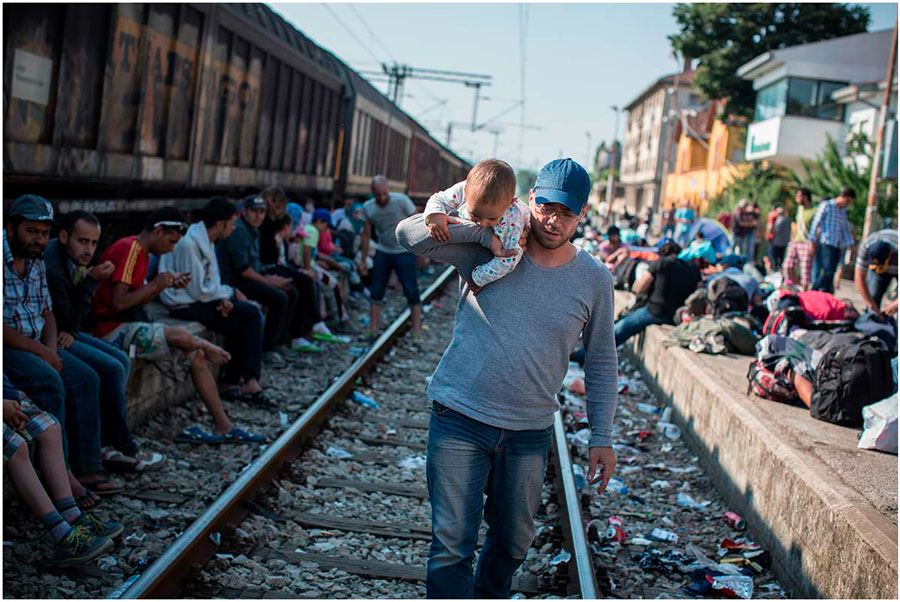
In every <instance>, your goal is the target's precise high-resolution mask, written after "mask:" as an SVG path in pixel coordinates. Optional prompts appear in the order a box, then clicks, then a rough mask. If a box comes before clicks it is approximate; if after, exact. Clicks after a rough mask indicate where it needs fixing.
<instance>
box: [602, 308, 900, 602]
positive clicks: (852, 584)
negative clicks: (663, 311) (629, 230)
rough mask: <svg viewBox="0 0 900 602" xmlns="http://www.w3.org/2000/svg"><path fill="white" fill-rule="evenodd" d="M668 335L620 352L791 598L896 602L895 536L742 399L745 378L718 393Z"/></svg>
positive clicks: (699, 359) (705, 369)
mask: <svg viewBox="0 0 900 602" xmlns="http://www.w3.org/2000/svg"><path fill="white" fill-rule="evenodd" d="M619 295H620V293H617V297H618V296H619ZM668 330H669V327H651V328H649V329H647V331H646V332H645V333H644V334H643V335H641V336H640V337H636V338H634V339H632V340H631V341H629V342H628V343H626V344H625V345H624V352H625V355H626V357H627V358H628V359H629V360H630V361H632V362H633V363H634V365H635V366H637V367H639V368H640V370H641V372H642V373H643V374H644V376H645V378H646V380H647V382H648V384H649V385H650V386H651V388H652V389H653V390H654V392H655V393H656V394H657V395H659V396H660V397H661V398H662V399H664V400H667V401H669V402H670V403H671V404H672V406H673V413H674V414H675V417H676V418H675V419H676V422H677V423H678V424H679V425H680V426H681V427H682V429H683V432H684V434H685V437H686V439H687V440H688V443H689V444H690V445H691V447H692V449H693V450H694V451H695V453H696V454H697V455H698V457H699V459H700V462H701V464H702V465H703V467H704V468H705V469H706V470H707V471H708V474H709V476H710V478H711V479H712V480H713V483H714V484H715V485H716V488H717V489H718V490H719V491H720V493H721V494H722V495H723V497H724V498H725V499H726V501H727V502H728V503H729V505H730V506H731V507H732V509H733V510H734V511H736V512H738V513H739V514H741V515H742V516H743V517H744V518H745V520H747V521H748V524H749V525H750V527H751V529H752V530H753V532H754V534H756V536H757V542H758V543H760V544H761V545H763V546H765V547H766V548H767V549H769V550H770V551H771V553H772V558H773V568H774V570H775V573H776V575H777V576H778V578H779V579H780V580H781V581H782V583H783V584H784V585H785V586H786V587H787V588H788V589H789V590H790V592H791V594H792V596H793V597H802V598H819V597H825V598H865V599H897V574H898V573H897V554H898V547H897V530H896V527H895V526H894V525H893V524H892V523H891V522H890V521H889V520H887V519H886V518H884V517H883V516H882V515H881V514H879V513H878V512H877V511H876V510H875V509H874V508H873V507H872V506H871V504H869V502H868V501H867V500H865V499H864V498H863V497H862V496H861V495H860V494H858V493H857V492H855V491H853V490H852V489H850V488H849V487H847V486H846V485H845V484H843V483H842V482H841V481H840V478H839V477H838V476H837V475H835V474H834V473H833V471H831V469H829V468H828V467H827V466H826V465H824V464H822V463H821V462H820V461H819V460H817V459H816V458H815V457H813V456H812V455H811V454H808V453H803V452H802V448H800V449H798V446H797V444H796V443H795V442H792V441H790V440H788V439H787V438H784V437H782V436H781V434H780V433H778V432H777V431H776V430H775V429H773V428H771V427H770V426H768V425H767V424H766V423H765V420H763V419H762V417H760V416H758V412H759V408H758V407H756V406H754V404H753V403H752V402H751V401H750V400H749V399H747V398H746V396H745V395H741V394H738V393H737V391H738V390H741V389H742V388H743V387H745V386H746V374H730V375H727V376H726V377H727V378H728V379H729V381H734V382H735V385H736V386H735V387H723V386H721V385H719V384H718V383H717V381H718V380H719V379H720V378H721V376H718V375H716V374H715V373H713V372H712V371H711V368H710V366H709V365H708V364H709V362H707V363H706V365H704V363H703V359H704V356H698V355H696V354H694V353H691V352H690V351H687V350H685V349H680V348H677V347H669V348H666V347H664V346H663V341H665V340H666V339H667V338H668V334H667V332H668ZM705 357H706V359H709V356H705ZM747 363H748V365H749V363H750V358H749V357H748V358H747ZM851 567H867V570H864V571H860V570H858V569H857V570H854V569H852V568H851Z"/></svg>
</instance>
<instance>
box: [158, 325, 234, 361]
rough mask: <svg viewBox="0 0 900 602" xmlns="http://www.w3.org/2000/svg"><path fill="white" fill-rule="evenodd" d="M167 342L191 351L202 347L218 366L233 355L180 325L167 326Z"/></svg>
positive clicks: (177, 347) (172, 345)
mask: <svg viewBox="0 0 900 602" xmlns="http://www.w3.org/2000/svg"><path fill="white" fill-rule="evenodd" d="M166 343H168V345H169V347H174V348H175V349H179V350H181V351H184V352H185V353H189V352H191V351H194V350H195V349H202V350H203V352H204V354H205V355H206V357H207V358H209V360H210V361H211V362H213V363H214V364H216V365H217V366H221V365H222V364H225V363H227V362H228V360H230V359H231V355H230V354H229V353H228V352H227V351H225V350H224V349H222V348H221V347H219V346H218V345H215V344H213V343H210V342H209V341H207V340H206V339H202V338H200V337H195V336H194V335H192V334H191V333H190V332H188V331H187V329H185V328H181V327H180V326H166Z"/></svg>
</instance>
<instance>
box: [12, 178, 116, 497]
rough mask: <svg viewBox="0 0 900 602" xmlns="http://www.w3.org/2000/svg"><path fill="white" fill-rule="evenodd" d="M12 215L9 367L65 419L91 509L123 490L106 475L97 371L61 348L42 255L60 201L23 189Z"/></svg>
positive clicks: (70, 457) (66, 445) (69, 451)
mask: <svg viewBox="0 0 900 602" xmlns="http://www.w3.org/2000/svg"><path fill="white" fill-rule="evenodd" d="M7 216H8V217H7V219H8V221H7V223H6V229H5V230H4V231H3V351H4V358H3V360H4V361H3V369H4V372H5V373H6V374H7V376H9V379H10V380H11V381H12V383H13V384H14V385H15V386H16V387H17V388H19V389H21V390H24V391H27V392H28V394H29V395H30V396H31V398H32V399H33V400H34V402H35V403H36V404H37V405H38V407H40V408H41V409H42V410H45V411H47V412H49V413H50V414H51V415H52V416H53V417H54V418H56V420H57V421H59V423H60V424H62V425H63V427H64V429H63V454H64V457H65V458H66V460H67V461H68V462H69V466H71V468H72V471H73V472H74V474H73V473H69V480H70V482H71V486H72V489H73V490H74V492H75V495H76V498H77V499H78V503H79V504H81V505H82V507H84V508H89V507H92V506H94V505H96V504H97V503H98V501H99V500H98V498H97V495H112V494H115V493H119V492H121V491H122V488H121V487H120V486H119V485H116V484H114V483H111V482H109V481H108V480H107V479H106V477H105V476H104V475H103V474H102V468H103V466H102V462H101V458H100V408H99V402H98V395H99V390H100V383H99V380H98V378H97V373H96V372H94V371H93V370H91V368H90V366H88V365H87V364H85V363H84V362H82V361H81V360H80V359H78V358H77V357H75V356H74V355H73V354H71V353H70V352H69V351H68V350H65V349H58V348H57V340H58V336H57V333H56V318H55V316H54V315H53V310H52V305H51V303H52V302H51V299H50V292H49V290H48V288H47V276H46V268H45V265H44V262H43V260H42V259H41V258H42V256H43V253H44V249H45V247H46V246H47V242H48V240H49V237H50V225H51V224H55V222H54V221H53V207H52V206H51V205H50V203H49V202H48V201H47V200H46V199H44V198H42V197H38V196H34V195H24V196H21V197H19V198H18V199H17V200H16V201H15V202H14V203H13V204H12V206H11V207H10V209H9V212H8V214H7ZM75 475H78V479H76V477H75ZM79 479H80V480H81V482H79ZM85 487H87V489H85Z"/></svg>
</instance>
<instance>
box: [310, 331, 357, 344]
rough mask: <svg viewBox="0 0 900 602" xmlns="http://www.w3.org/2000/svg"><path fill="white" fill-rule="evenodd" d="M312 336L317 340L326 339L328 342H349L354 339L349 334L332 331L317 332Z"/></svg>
mask: <svg viewBox="0 0 900 602" xmlns="http://www.w3.org/2000/svg"><path fill="white" fill-rule="evenodd" d="M312 337H313V338H314V339H315V340H317V341H325V342H326V343H345V344H346V343H349V342H350V341H351V340H352V339H351V338H350V337H348V336H347V335H339V334H332V333H330V332H329V333H324V332H316V333H313V335H312Z"/></svg>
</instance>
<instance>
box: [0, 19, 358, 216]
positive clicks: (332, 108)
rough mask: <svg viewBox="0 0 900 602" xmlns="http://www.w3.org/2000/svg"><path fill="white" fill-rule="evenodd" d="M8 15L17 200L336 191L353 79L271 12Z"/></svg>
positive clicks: (9, 178)
mask: <svg viewBox="0 0 900 602" xmlns="http://www.w3.org/2000/svg"><path fill="white" fill-rule="evenodd" d="M3 10H4V33H5V39H6V61H5V65H4V67H5V77H4V82H5V85H4V96H3V100H4V126H5V127H4V146H5V151H6V152H5V154H4V188H5V192H6V194H5V196H6V197H7V198H9V197H10V196H11V195H15V194H18V193H21V192H25V191H28V192H37V193H41V194H45V195H47V196H49V197H56V198H59V197H60V196H63V197H64V198H72V197H73V196H74V197H77V196H79V195H81V196H87V197H94V198H109V197H114V198H115V197H132V198H133V197H135V196H142V195H143V196H149V197H154V196H155V197H166V198H168V199H172V198H181V197H196V196H201V195H205V194H210V193H214V192H232V193H236V192H240V191H241V190H245V189H251V188H253V189H258V188H261V187H264V186H268V185H270V184H279V185H282V186H284V187H285V188H287V189H289V190H292V191H295V192H313V191H319V192H328V191H330V190H331V189H332V188H333V186H334V180H335V179H334V177H333V175H334V170H335V167H336V159H337V156H338V154H339V148H338V145H339V132H340V130H341V118H342V116H343V115H344V114H345V112H346V111H345V110H343V109H344V107H345V105H346V104H347V103H348V102H349V100H350V98H349V97H348V96H347V94H346V90H347V80H346V77H347V76H346V73H345V70H344V68H343V66H342V65H341V64H340V63H339V62H338V61H336V60H335V59H334V57H332V56H331V55H330V54H328V53H326V52H324V51H322V50H321V49H320V48H319V47H318V46H316V45H315V44H313V43H312V42H311V41H310V40H308V39H307V38H306V37H304V36H303V35H302V34H301V33H300V32H299V31H297V30H296V29H295V28H293V27H292V26H290V25H288V24H287V23H286V22H285V21H284V20H283V19H282V18H281V17H279V16H277V15H276V14H275V13H274V12H272V10H271V9H269V8H268V7H267V6H265V5H263V4H249V3H248V4H163V3H158V4H157V3H154V4H125V3H122V4H65V5H62V4H39V5H36V4H5V5H4V7H3ZM132 208H134V205H130V206H127V207H122V209H132Z"/></svg>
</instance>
